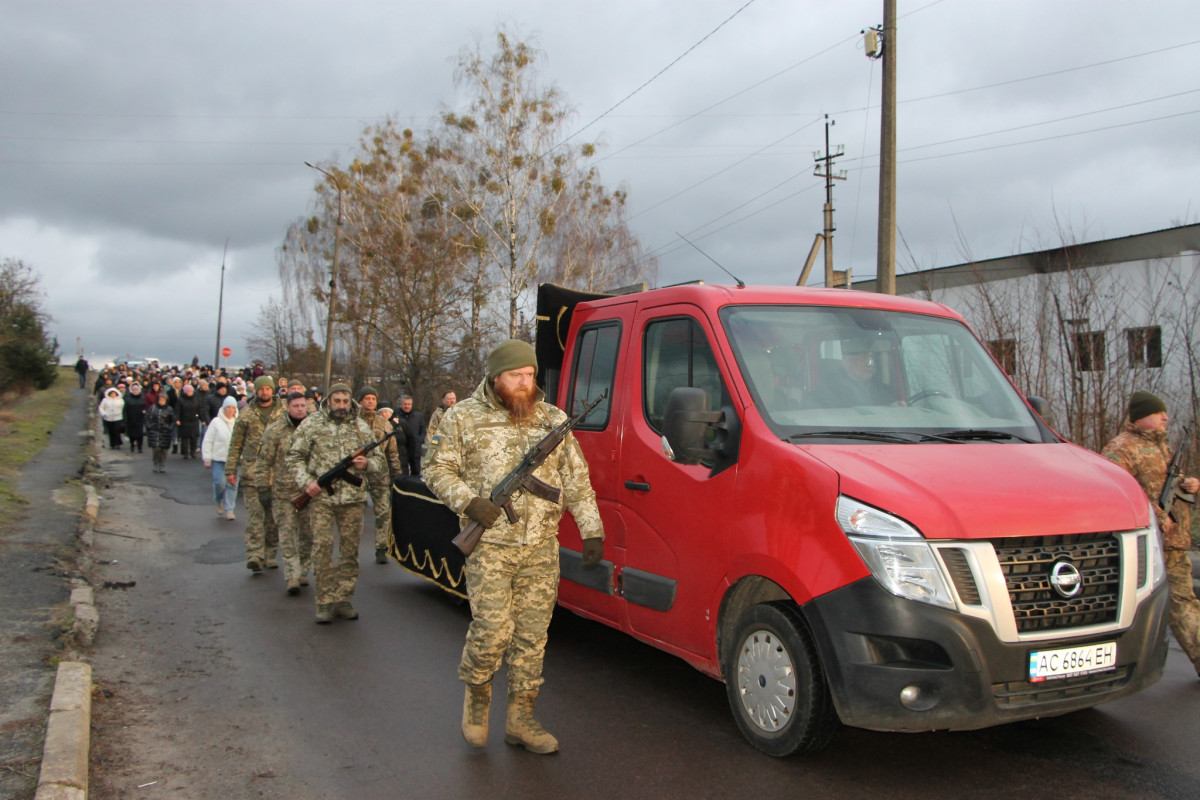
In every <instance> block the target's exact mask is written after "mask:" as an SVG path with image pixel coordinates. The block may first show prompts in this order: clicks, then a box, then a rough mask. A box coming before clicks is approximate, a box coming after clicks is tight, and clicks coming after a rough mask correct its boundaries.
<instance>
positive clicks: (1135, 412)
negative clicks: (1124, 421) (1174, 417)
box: [1129, 391, 1167, 422]
mask: <svg viewBox="0 0 1200 800" xmlns="http://www.w3.org/2000/svg"><path fill="white" fill-rule="evenodd" d="M1166 410H1167V404H1166V403H1164V402H1163V401H1162V400H1160V399H1159V398H1158V397H1157V396H1156V395H1153V394H1150V393H1149V392H1146V391H1137V392H1134V393H1133V396H1132V397H1130V398H1129V421H1130V422H1137V421H1138V420H1139V419H1142V418H1143V417H1148V416H1150V415H1151V414H1158V413H1159V412H1161V411H1166Z"/></svg>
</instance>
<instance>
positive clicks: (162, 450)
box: [146, 392, 175, 472]
mask: <svg viewBox="0 0 1200 800" xmlns="http://www.w3.org/2000/svg"><path fill="white" fill-rule="evenodd" d="M174 431H175V409H174V408H172V407H171V405H170V403H168V402H167V393H166V392H162V393H160V394H159V395H158V402H157V403H155V404H154V407H153V408H151V409H150V410H149V411H147V412H146V445H147V446H148V447H149V448H150V451H151V453H152V454H153V456H154V471H155V472H166V471H167V450H169V449H170V447H171V434H172V433H173V432H174Z"/></svg>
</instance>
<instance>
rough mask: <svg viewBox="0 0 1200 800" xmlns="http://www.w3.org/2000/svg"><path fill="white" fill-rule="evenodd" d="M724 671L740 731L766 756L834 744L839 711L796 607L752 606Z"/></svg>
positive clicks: (739, 627) (741, 621) (738, 630)
mask: <svg viewBox="0 0 1200 800" xmlns="http://www.w3.org/2000/svg"><path fill="white" fill-rule="evenodd" d="M723 671H724V675H725V690H726V693H727V694H728V695H729V705H730V707H731V708H732V709H733V716H734V719H736V720H737V724H738V728H740V729H741V731H742V735H743V736H745V737H746V739H748V740H749V742H750V744H752V745H754V746H755V747H756V748H758V749H759V750H761V751H762V752H764V753H766V754H767V755H770V756H790V755H792V754H794V753H816V752H818V751H820V750H823V749H824V748H825V747H826V745H828V744H829V742H830V740H832V739H833V735H834V734H835V733H836V732H837V729H838V726H839V724H840V723H839V721H838V717H837V711H836V710H835V709H834V707H833V700H832V698H831V697H830V696H829V687H828V685H827V684H826V683H825V674H824V672H823V671H822V669H821V662H820V659H819V658H817V652H816V647H815V646H814V645H813V642H812V635H811V634H810V633H809V632H808V627H807V626H806V625H805V623H804V620H803V619H801V617H800V614H799V612H798V611H797V610H796V608H795V606H793V605H791V604H790V603H762V604H760V605H756V606H751V607H750V608H749V609H748V610H747V611H746V612H745V613H744V614H743V615H742V616H741V618H740V619H739V620H738V621H737V624H736V628H735V630H734V635H733V637H732V638H731V639H730V644H729V646H728V648H727V649H726V657H725V664H724V665H723Z"/></svg>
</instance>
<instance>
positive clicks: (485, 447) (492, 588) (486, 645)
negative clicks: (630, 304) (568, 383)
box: [424, 339, 604, 753]
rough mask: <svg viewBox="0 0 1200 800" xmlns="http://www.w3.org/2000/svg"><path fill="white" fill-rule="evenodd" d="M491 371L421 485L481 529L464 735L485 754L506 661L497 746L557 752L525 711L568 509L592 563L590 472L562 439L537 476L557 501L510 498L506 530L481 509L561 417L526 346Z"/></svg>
mask: <svg viewBox="0 0 1200 800" xmlns="http://www.w3.org/2000/svg"><path fill="white" fill-rule="evenodd" d="M487 367H488V371H487V377H486V378H485V379H484V380H483V382H482V383H480V384H479V388H477V389H476V390H475V393H474V394H473V395H471V397H470V398H468V399H466V400H464V401H462V402H461V403H458V404H457V405H455V406H453V407H451V408H449V409H447V410H446V412H445V415H444V416H443V417H442V420H441V425H440V427H439V428H438V430H437V434H436V436H434V437H433V438H432V439H431V440H430V443H429V446H430V450H429V453H428V455H427V456H426V461H425V470H424V472H425V480H426V482H427V483H428V484H429V487H430V488H431V489H432V490H433V492H434V493H435V494H436V495H437V496H438V498H439V499H440V500H441V501H442V502H443V503H445V504H446V506H447V507H448V508H450V509H451V510H452V511H454V512H455V513H457V514H458V515H459V517H460V522H461V523H462V524H463V525H464V526H465V525H467V524H469V523H470V522H471V521H475V522H478V523H479V524H481V525H482V526H483V527H484V528H485V529H486V530H485V531H484V533H483V537H482V539H481V540H480V542H479V544H478V546H476V548H475V549H474V551H473V552H472V553H471V555H470V556H468V557H467V565H466V576H467V596H468V598H469V599H470V602H471V617H472V619H471V625H470V628H469V629H468V631H467V641H466V645H465V646H464V647H463V653H462V659H461V661H460V663H459V666H458V677H459V679H460V680H462V681H463V682H464V683H466V692H465V695H464V698H463V716H462V732H463V737H464V738H465V739H466V740H467V742H468V743H469V744H471V745H472V746H474V747H483V746H484V745H485V744H487V730H488V711H489V708H490V705H491V697H492V694H491V693H492V676H493V675H494V674H495V672H496V670H497V669H499V667H500V662H501V659H504V660H506V661H507V663H508V714H507V718H506V721H505V733H504V741H505V742H507V743H508V744H513V745H520V746H522V747H525V748H526V749H527V750H530V751H531V752H534V753H553V752H556V751H557V750H558V740H557V739H555V738H554V736H552V735H551V734H550V733H549V732H547V731H546V729H545V728H543V727H542V726H541V725H540V724H539V723H538V722H537V721H536V720H535V719H534V718H533V707H534V702H535V701H536V699H537V696H538V690H539V687H540V686H541V684H542V660H543V657H544V655H545V650H546V638H547V635H546V632H547V628H548V627H549V625H550V616H551V614H552V613H553V611H554V602H555V599H556V598H557V595H558V539H557V538H556V534H557V532H558V521H559V519H560V518H561V517H562V513H563V509H564V505H565V507H566V508H567V509H569V510H570V511H571V514H572V516H573V517H574V518H575V522H576V523H577V525H578V526H579V531H580V533H581V534H582V535H583V563H584V566H585V567H589V568H590V567H594V566H595V565H596V564H597V563H599V561H600V558H601V555H602V553H603V549H604V545H603V541H604V530H603V527H602V526H601V523H600V512H599V510H598V509H597V507H596V493H595V492H594V491H593V490H592V485H591V481H590V479H589V476H588V467H587V462H586V461H584V459H583V452H582V451H581V450H580V449H579V443H578V442H577V441H576V440H575V437H574V436H573V435H570V434H568V435H567V437H566V439H565V440H564V441H563V443H562V444H561V446H559V447H558V448H557V449H555V450H554V451H553V452H552V453H551V454H550V456H549V457H548V458H547V459H546V461H545V462H544V463H543V464H542V465H541V466H540V467H538V468H537V471H536V472H535V476H536V477H537V478H539V479H541V480H542V481H544V482H546V483H548V484H550V485H551V486H553V487H556V488H559V489H561V502H559V503H556V502H552V501H549V500H545V499H543V498H541V497H537V496H535V495H533V494H529V493H524V492H522V493H518V494H517V495H516V496H515V497H513V500H512V505H513V510H514V511H515V512H516V514H517V521H516V522H512V523H510V522H508V520H507V518H506V517H502V516H501V509H500V508H499V507H498V506H496V505H495V504H494V503H492V502H491V500H489V499H488V495H489V494H490V492H491V490H492V488H493V487H494V486H495V485H496V484H497V483H498V482H499V481H500V479H501V478H503V477H504V476H505V475H506V474H507V473H509V472H510V471H512V469H513V468H514V467H516V466H517V464H518V463H519V462H520V460H521V458H522V457H523V456H524V455H525V453H527V452H529V450H530V449H532V448H533V446H534V445H536V444H537V443H538V442H539V441H541V439H542V438H543V437H545V435H546V434H547V433H549V432H550V431H551V430H552V429H553V428H554V427H555V426H556V425H558V424H560V423H562V422H564V421H565V420H566V419H567V416H566V414H564V413H563V412H562V411H561V410H560V409H558V408H555V407H554V406H552V405H550V404H549V403H546V402H543V398H544V396H545V395H543V394H542V392H541V391H539V390H538V388H537V385H536V381H535V375H536V374H537V356H536V355H535V353H534V350H533V347H532V346H531V345H529V344H528V343H527V342H522V341H519V340H517V339H509V340H508V341H506V342H503V343H502V344H500V345H499V346H497V347H496V349H495V350H493V351H492V352H491V354H490V355H489V356H488V359H487Z"/></svg>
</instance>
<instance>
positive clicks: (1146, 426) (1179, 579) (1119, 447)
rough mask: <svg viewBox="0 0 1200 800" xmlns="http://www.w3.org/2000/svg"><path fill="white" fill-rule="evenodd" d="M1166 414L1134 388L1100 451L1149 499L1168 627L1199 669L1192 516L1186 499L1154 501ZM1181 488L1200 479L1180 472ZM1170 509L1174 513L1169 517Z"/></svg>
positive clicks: (1164, 457)
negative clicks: (1123, 416) (1124, 414)
mask: <svg viewBox="0 0 1200 800" xmlns="http://www.w3.org/2000/svg"><path fill="white" fill-rule="evenodd" d="M1169 420H1170V417H1168V416H1167V406H1166V404H1165V403H1164V402H1163V401H1162V400H1161V399H1159V398H1158V397H1156V396H1155V395H1153V394H1151V393H1150V392H1145V391H1138V392H1134V393H1133V395H1132V397H1130V399H1129V418H1128V421H1126V422H1125V423H1123V424H1122V425H1121V432H1120V433H1119V434H1118V435H1117V436H1116V438H1114V439H1113V440H1112V441H1110V442H1109V443H1108V444H1106V445H1104V449H1103V450H1102V451H1101V455H1103V456H1104V457H1105V458H1107V459H1108V460H1110V461H1113V462H1115V463H1117V464H1119V465H1120V466H1122V467H1124V468H1125V470H1126V471H1127V472H1129V474H1131V475H1133V477H1134V478H1136V479H1137V482H1138V483H1139V484H1141V486H1142V489H1143V490H1144V491H1145V492H1146V496H1147V497H1149V498H1150V502H1151V503H1153V504H1154V509H1155V514H1156V515H1157V517H1158V527H1159V530H1161V531H1162V542H1163V550H1164V556H1165V559H1166V562H1167V583H1168V584H1169V586H1170V589H1171V618H1170V625H1171V632H1172V633H1173V634H1175V640H1176V641H1177V642H1179V646H1180V647H1182V648H1183V652H1185V653H1186V654H1187V657H1188V658H1189V659H1191V662H1192V666H1193V667H1195V669H1196V673H1197V674H1198V675H1200V600H1197V599H1196V592H1195V587H1194V586H1193V584H1192V563H1191V561H1190V560H1189V559H1188V550H1189V549H1191V546H1192V536H1191V519H1190V515H1189V513H1188V507H1187V505H1186V504H1185V503H1184V502H1183V501H1181V500H1176V501H1175V504H1174V507H1173V508H1169V509H1164V508H1161V507H1160V506H1159V505H1158V498H1159V495H1161V494H1162V489H1163V484H1164V483H1165V482H1166V477H1167V466H1168V465H1169V464H1170V463H1171V451H1170V449H1169V446H1168V443H1167V422H1168V421H1169ZM1182 488H1183V491H1185V492H1188V493H1191V492H1195V491H1196V490H1197V489H1200V480H1198V479H1196V478H1195V477H1187V478H1184V479H1183V480H1182ZM1171 515H1173V516H1174V517H1175V518H1174V519H1171Z"/></svg>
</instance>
